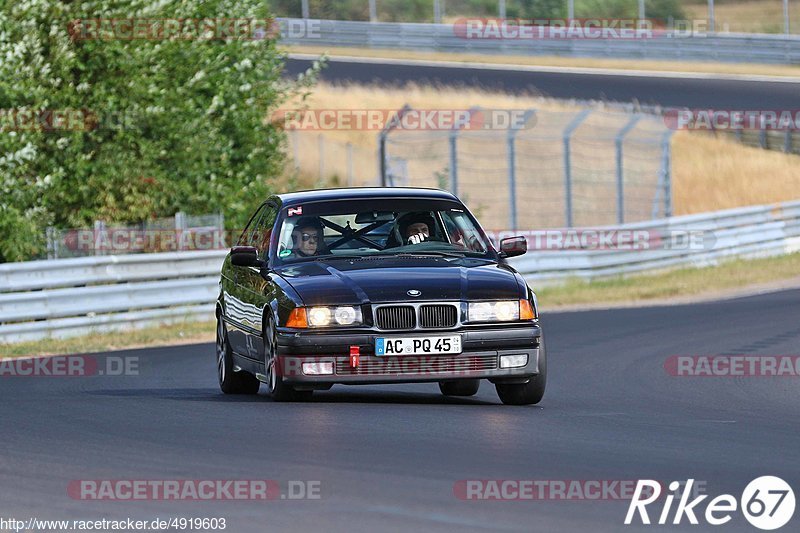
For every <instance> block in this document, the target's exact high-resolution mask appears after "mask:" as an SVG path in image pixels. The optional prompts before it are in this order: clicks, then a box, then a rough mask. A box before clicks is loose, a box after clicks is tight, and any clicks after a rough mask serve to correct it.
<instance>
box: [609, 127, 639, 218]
mask: <svg viewBox="0 0 800 533" xmlns="http://www.w3.org/2000/svg"><path fill="white" fill-rule="evenodd" d="M641 118H642V117H641V116H640V115H634V116H633V117H631V119H630V120H629V121H628V123H627V124H625V126H623V128H622V129H621V130H619V133H618V134H617V136H616V138H615V139H614V143H615V144H616V147H617V224H624V223H625V172H624V170H623V162H622V143H623V142H624V140H625V136H626V135H627V134H628V133H629V132H630V131H631V130H632V129H633V128H634V127H635V126H636V123H637V122H639V120H640V119H641Z"/></svg>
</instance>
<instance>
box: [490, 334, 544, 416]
mask: <svg viewBox="0 0 800 533" xmlns="http://www.w3.org/2000/svg"><path fill="white" fill-rule="evenodd" d="M542 339H543V340H542V348H543V349H542V350H541V351H540V357H539V373H538V374H537V375H535V376H532V377H531V380H530V381H529V382H527V383H513V384H511V383H506V384H502V383H497V384H495V389H497V395H498V396H499V397H500V401H501V402H503V403H504V404H505V405H535V404H537V403H539V402H540V401H542V398H543V397H544V390H545V387H546V385H547V350H546V349H545V347H544V337H543V338H542Z"/></svg>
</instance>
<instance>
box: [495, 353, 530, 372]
mask: <svg viewBox="0 0 800 533" xmlns="http://www.w3.org/2000/svg"><path fill="white" fill-rule="evenodd" d="M527 364H528V354H526V353H515V354H514V355H501V356H500V368H519V367H521V366H525V365H527Z"/></svg>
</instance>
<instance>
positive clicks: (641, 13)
mask: <svg viewBox="0 0 800 533" xmlns="http://www.w3.org/2000/svg"><path fill="white" fill-rule="evenodd" d="M644 19H645V10H644V0H639V24H641V23H642V21H643V20H644Z"/></svg>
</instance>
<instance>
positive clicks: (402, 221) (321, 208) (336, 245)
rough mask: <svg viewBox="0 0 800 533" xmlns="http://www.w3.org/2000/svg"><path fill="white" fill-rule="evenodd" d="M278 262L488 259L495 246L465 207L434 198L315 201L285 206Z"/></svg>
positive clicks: (277, 256)
mask: <svg viewBox="0 0 800 533" xmlns="http://www.w3.org/2000/svg"><path fill="white" fill-rule="evenodd" d="M277 246H278V249H277V251H276V254H275V256H276V258H277V260H278V262H280V263H287V262H288V263H291V262H296V261H309V260H315V259H317V260H327V259H336V258H337V257H341V258H345V257H347V258H361V257H367V256H370V257H372V256H376V257H380V256H390V255H394V256H397V255H438V256H443V257H465V256H468V257H485V258H487V259H494V258H495V256H494V250H493V249H492V247H491V245H490V244H489V242H488V240H487V238H486V235H485V233H484V232H483V231H482V230H481V229H480V227H479V226H478V225H477V223H476V222H475V220H474V219H473V217H472V216H471V215H470V214H469V213H468V212H467V210H466V209H465V208H464V206H463V205H461V204H460V203H457V202H453V201H447V200H434V199H429V200H426V199H397V198H392V199H370V200H340V201H326V202H311V203H308V204H304V205H301V206H291V207H287V208H285V209H284V210H283V213H282V222H281V229H280V237H279V239H278V244H277Z"/></svg>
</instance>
